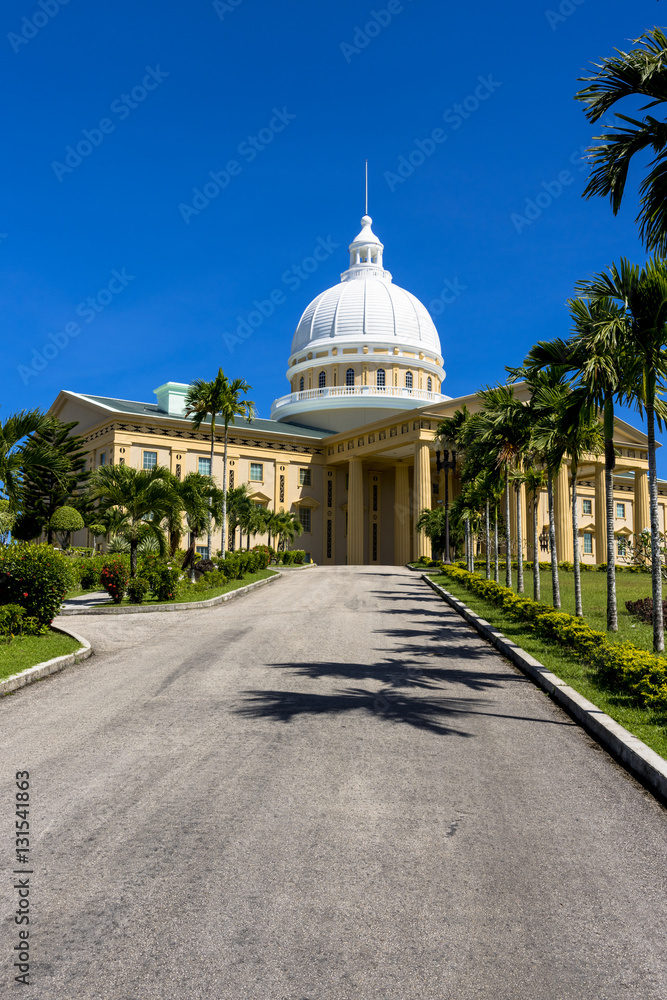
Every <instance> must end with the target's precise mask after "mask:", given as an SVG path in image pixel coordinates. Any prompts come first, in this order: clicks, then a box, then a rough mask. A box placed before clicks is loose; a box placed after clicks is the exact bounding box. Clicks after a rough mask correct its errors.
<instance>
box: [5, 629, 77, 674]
mask: <svg viewBox="0 0 667 1000" xmlns="http://www.w3.org/2000/svg"><path fill="white" fill-rule="evenodd" d="M80 647H81V643H80V642H79V641H78V640H77V639H73V638H72V637H71V636H69V635H63V633H62V632H56V631H55V630H54V629H51V630H50V631H49V632H48V633H47V634H46V635H27V636H17V637H16V638H14V639H12V641H11V642H9V643H8V642H7V641H6V640H5V639H0V680H5V678H7V677H12V676H13V675H14V674H20V673H21V672H22V671H23V670H28V669H29V668H30V667H35V666H37V664H38V663H44V662H45V661H46V660H52V659H54V658H55V657H56V656H66V655H67V654H68V653H73V652H74V651H75V650H76V649H79V648H80Z"/></svg>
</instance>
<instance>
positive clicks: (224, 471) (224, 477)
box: [221, 421, 227, 559]
mask: <svg viewBox="0 0 667 1000" xmlns="http://www.w3.org/2000/svg"><path fill="white" fill-rule="evenodd" d="M226 551H227V422H226V421H225V443H224V447H223V452H222V552H221V555H222V558H223V559H224V558H225V552H226Z"/></svg>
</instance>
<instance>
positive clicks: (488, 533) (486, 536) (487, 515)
mask: <svg viewBox="0 0 667 1000" xmlns="http://www.w3.org/2000/svg"><path fill="white" fill-rule="evenodd" d="M490 506H491V505H490V504H489V501H488V500H487V501H486V510H485V512H484V545H485V547H486V579H487V580H490V579H491V525H490V524H489V518H490V516H491V515H490Z"/></svg>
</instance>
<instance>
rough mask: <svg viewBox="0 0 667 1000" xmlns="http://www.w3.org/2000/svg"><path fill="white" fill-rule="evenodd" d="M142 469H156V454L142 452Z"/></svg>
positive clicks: (154, 452)
mask: <svg viewBox="0 0 667 1000" xmlns="http://www.w3.org/2000/svg"><path fill="white" fill-rule="evenodd" d="M144 469H157V452H156V451H145V452H144Z"/></svg>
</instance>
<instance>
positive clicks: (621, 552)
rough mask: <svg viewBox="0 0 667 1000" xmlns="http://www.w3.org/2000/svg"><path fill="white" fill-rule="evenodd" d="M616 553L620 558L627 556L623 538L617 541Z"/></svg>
mask: <svg viewBox="0 0 667 1000" xmlns="http://www.w3.org/2000/svg"><path fill="white" fill-rule="evenodd" d="M616 551H617V552H618V554H619V556H625V551H626V540H625V538H622V537H621V538H617V539H616Z"/></svg>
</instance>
